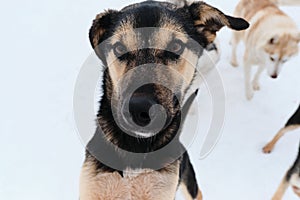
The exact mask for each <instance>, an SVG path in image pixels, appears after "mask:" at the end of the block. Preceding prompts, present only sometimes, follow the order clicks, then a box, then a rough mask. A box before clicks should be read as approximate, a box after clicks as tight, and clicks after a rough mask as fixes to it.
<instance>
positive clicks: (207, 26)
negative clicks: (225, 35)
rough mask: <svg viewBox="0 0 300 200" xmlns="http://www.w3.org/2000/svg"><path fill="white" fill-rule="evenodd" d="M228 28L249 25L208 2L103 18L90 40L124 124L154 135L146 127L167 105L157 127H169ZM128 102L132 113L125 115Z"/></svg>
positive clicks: (146, 6) (138, 8) (151, 6)
mask: <svg viewBox="0 0 300 200" xmlns="http://www.w3.org/2000/svg"><path fill="white" fill-rule="evenodd" d="M224 26H227V27H229V28H231V29H234V30H243V29H246V28H247V27H248V26H249V24H248V23H247V22H246V21H245V20H243V19H241V18H234V17H231V16H227V15H225V14H224V13H222V12H221V11H220V10H218V9H216V8H214V7H212V6H210V5H208V4H206V3H204V2H194V3H193V4H191V5H185V6H183V7H177V6H176V5H174V4H171V3H166V2H154V1H146V2H142V3H138V4H134V5H130V6H127V7H125V8H124V9H122V10H120V11H116V10H108V11H106V12H104V13H101V14H99V15H97V17H96V19H95V20H94V22H93V25H92V27H91V29H90V35H89V36H90V41H91V44H92V47H93V48H94V50H95V52H96V54H97V55H98V57H99V58H100V59H101V60H102V62H103V64H104V65H105V67H107V74H108V75H107V80H106V84H107V85H106V87H107V88H110V89H108V90H107V91H106V93H107V94H106V95H107V96H108V98H110V99H111V102H112V107H113V108H117V110H116V113H117V114H118V115H121V117H120V118H124V119H128V120H125V122H124V123H122V124H126V123H127V124H129V125H128V126H129V128H128V127H127V128H126V129H130V130H136V129H134V127H133V126H130V124H131V123H135V124H137V125H138V127H141V128H140V129H139V130H136V132H137V133H138V135H140V136H144V137H149V136H151V135H153V133H149V130H148V131H145V130H144V129H143V127H146V126H147V125H149V124H150V122H151V121H153V120H154V119H155V118H156V115H157V113H159V112H160V111H161V107H157V108H156V109H152V108H153V106H154V107H155V105H161V106H162V107H163V109H164V119H163V120H161V119H160V120H156V121H155V120H154V121H155V122H156V123H155V124H159V122H161V121H164V122H163V124H162V126H163V127H166V126H168V125H169V124H170V123H171V122H172V119H173V118H174V116H176V114H177V113H178V112H179V110H180V103H182V101H183V99H184V95H185V92H186V90H187V89H188V87H189V86H190V84H191V82H192V81H193V78H194V74H195V67H196V66H197V62H198V60H199V58H200V57H201V56H202V53H203V48H205V47H206V46H207V45H209V44H211V43H212V42H213V41H214V39H215V37H216V32H217V31H219V30H220V29H221V28H222V27H224ZM129 94H130V95H129ZM126 102H127V103H128V111H123V110H126V109H124V108H125V107H126ZM150 108H151V109H150ZM127 116H128V117H127ZM124 126H125V125H124ZM126 126H127V125H126ZM123 128H125V127H123Z"/></svg>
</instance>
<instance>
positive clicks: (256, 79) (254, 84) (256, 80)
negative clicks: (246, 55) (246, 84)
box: [252, 66, 264, 90]
mask: <svg viewBox="0 0 300 200" xmlns="http://www.w3.org/2000/svg"><path fill="white" fill-rule="evenodd" d="M263 71H264V67H263V66H259V67H258V69H257V72H256V74H255V76H254V79H253V81H252V88H253V90H259V89H260V84H259V78H260V75H261V73H262V72H263Z"/></svg>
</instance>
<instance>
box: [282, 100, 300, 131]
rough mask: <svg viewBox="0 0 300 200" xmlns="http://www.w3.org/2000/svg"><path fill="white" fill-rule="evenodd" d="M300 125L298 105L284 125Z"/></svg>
mask: <svg viewBox="0 0 300 200" xmlns="http://www.w3.org/2000/svg"><path fill="white" fill-rule="evenodd" d="M290 125H300V105H299V107H298V109H297V110H296V112H295V113H294V114H293V116H292V117H291V118H290V119H289V120H288V122H287V123H286V125H285V126H290Z"/></svg>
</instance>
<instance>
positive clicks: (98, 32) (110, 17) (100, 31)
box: [89, 10, 119, 49]
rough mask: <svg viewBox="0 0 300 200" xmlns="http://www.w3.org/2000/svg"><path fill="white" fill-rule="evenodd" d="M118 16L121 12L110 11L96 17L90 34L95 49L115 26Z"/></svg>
mask: <svg viewBox="0 0 300 200" xmlns="http://www.w3.org/2000/svg"><path fill="white" fill-rule="evenodd" d="M118 14H119V12H118V11H116V10H108V11H105V12H104V13H100V14H98V15H97V16H96V18H95V19H94V21H93V25H92V27H91V29H90V32H89V38H90V42H91V45H92V47H93V49H95V47H96V46H97V45H99V44H100V43H101V42H102V41H103V40H104V39H105V38H104V37H103V36H104V35H105V33H106V32H107V31H108V30H109V29H110V28H111V26H112V25H113V24H114V22H115V21H116V18H117V16H118Z"/></svg>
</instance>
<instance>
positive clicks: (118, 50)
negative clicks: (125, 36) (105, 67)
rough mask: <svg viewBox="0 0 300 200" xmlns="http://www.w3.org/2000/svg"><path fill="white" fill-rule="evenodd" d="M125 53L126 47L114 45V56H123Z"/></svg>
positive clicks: (118, 44) (119, 44)
mask: <svg viewBox="0 0 300 200" xmlns="http://www.w3.org/2000/svg"><path fill="white" fill-rule="evenodd" d="M126 51H127V49H126V47H125V46H124V45H123V44H121V43H117V44H115V45H114V53H115V54H116V56H118V57H119V56H122V55H123V54H125V53H126Z"/></svg>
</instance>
